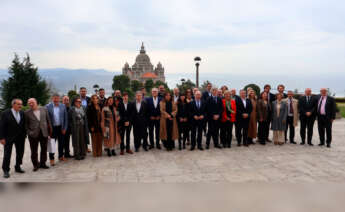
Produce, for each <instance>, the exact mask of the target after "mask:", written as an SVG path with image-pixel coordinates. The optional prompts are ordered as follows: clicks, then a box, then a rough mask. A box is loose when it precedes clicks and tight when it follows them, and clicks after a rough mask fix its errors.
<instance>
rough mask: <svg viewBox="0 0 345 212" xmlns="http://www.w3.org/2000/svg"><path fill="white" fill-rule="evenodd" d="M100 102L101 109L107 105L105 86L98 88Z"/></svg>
mask: <svg viewBox="0 0 345 212" xmlns="http://www.w3.org/2000/svg"><path fill="white" fill-rule="evenodd" d="M98 93H99V95H98V104H99V107H100V108H101V109H103V107H104V106H105V102H106V101H107V98H105V90H104V88H100V89H99V90H98Z"/></svg>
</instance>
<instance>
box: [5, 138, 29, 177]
mask: <svg viewBox="0 0 345 212" xmlns="http://www.w3.org/2000/svg"><path fill="white" fill-rule="evenodd" d="M13 145H14V146H15V147H16V165H15V167H18V168H19V167H20V166H21V165H22V163H23V156H24V149H25V138H15V139H14V140H6V143H5V146H4V159H3V161H2V170H3V171H5V172H9V171H10V163H11V156H12V147H13Z"/></svg>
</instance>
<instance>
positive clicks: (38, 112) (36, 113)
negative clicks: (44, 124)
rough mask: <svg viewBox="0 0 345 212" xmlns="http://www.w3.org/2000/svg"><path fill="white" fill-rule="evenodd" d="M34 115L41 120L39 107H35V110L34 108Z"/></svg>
mask: <svg viewBox="0 0 345 212" xmlns="http://www.w3.org/2000/svg"><path fill="white" fill-rule="evenodd" d="M34 115H35V116H36V118H37V120H38V121H40V120H41V111H40V109H39V108H37V110H34Z"/></svg>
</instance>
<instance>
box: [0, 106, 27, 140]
mask: <svg viewBox="0 0 345 212" xmlns="http://www.w3.org/2000/svg"><path fill="white" fill-rule="evenodd" d="M19 114H20V122H19V124H18V123H17V121H16V119H15V118H14V116H13V114H12V111H11V109H7V110H5V111H4V112H2V114H1V120H0V139H5V140H6V142H12V141H14V140H16V139H25V137H26V131H25V117H24V112H23V111H20V112H19Z"/></svg>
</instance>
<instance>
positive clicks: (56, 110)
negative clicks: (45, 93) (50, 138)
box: [54, 105, 61, 126]
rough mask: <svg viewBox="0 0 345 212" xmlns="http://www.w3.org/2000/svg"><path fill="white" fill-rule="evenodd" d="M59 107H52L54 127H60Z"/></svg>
mask: <svg viewBox="0 0 345 212" xmlns="http://www.w3.org/2000/svg"><path fill="white" fill-rule="evenodd" d="M60 123H61V121H60V107H59V106H55V105H54V126H60V125H61V124H60Z"/></svg>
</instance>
